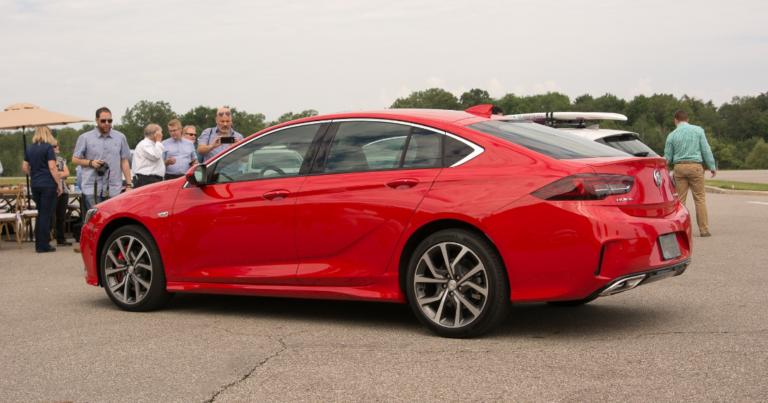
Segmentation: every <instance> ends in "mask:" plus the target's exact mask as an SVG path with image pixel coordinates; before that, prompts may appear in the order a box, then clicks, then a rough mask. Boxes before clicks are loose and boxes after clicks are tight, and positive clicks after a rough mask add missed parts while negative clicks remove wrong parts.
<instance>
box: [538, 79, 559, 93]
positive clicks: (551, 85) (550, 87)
mask: <svg viewBox="0 0 768 403" xmlns="http://www.w3.org/2000/svg"><path fill="white" fill-rule="evenodd" d="M533 92H534V93H536V94H544V93H547V92H562V90H561V89H560V87H558V86H557V83H555V81H554V80H547V81H544V84H536V85H534V86H533Z"/></svg>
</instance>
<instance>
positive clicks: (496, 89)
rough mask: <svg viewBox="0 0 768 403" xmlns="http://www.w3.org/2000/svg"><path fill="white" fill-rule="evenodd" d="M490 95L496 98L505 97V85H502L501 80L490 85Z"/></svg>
mask: <svg viewBox="0 0 768 403" xmlns="http://www.w3.org/2000/svg"><path fill="white" fill-rule="evenodd" d="M487 91H488V94H490V95H491V96H492V97H494V98H500V97H503V96H504V94H505V92H504V85H502V84H501V83H500V82H499V80H497V79H495V78H494V79H493V80H491V81H490V82H489V83H488V89H487Z"/></svg>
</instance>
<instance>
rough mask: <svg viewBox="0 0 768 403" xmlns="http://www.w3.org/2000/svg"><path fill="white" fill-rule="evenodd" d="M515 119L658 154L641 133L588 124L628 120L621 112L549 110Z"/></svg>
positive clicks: (640, 152) (628, 150)
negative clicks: (600, 121) (596, 121)
mask: <svg viewBox="0 0 768 403" xmlns="http://www.w3.org/2000/svg"><path fill="white" fill-rule="evenodd" d="M505 117H506V118H511V119H515V120H530V121H533V122H536V123H539V124H542V125H546V126H549V127H554V128H557V129H560V130H563V131H567V132H569V133H572V134H574V135H576V136H579V137H583V138H585V139H587V140H592V141H596V142H598V143H601V144H605V145H607V146H610V147H613V148H615V149H617V150H621V151H624V152H625V153H627V154H632V155H634V156H636V157H658V156H659V155H658V154H656V153H655V152H654V151H653V150H652V149H651V148H650V147H648V146H647V145H645V143H643V141H642V140H640V135H639V134H637V133H634V132H630V131H626V130H611V129H601V128H600V125H599V124H594V125H590V126H587V125H586V123H585V122H586V121H587V120H627V117H626V116H624V115H622V114H619V113H607V112H545V113H524V114H519V115H507V116H505Z"/></svg>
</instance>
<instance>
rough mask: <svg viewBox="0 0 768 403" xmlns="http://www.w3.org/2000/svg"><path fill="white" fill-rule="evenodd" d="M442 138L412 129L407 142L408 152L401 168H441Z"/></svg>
mask: <svg viewBox="0 0 768 403" xmlns="http://www.w3.org/2000/svg"><path fill="white" fill-rule="evenodd" d="M443 137H444V136H443V135H442V134H440V133H435V132H433V131H431V130H426V129H422V128H418V127H414V128H413V133H412V134H411V138H410V139H409V141H408V151H406V153H405V159H404V160H403V168H406V169H414V168H434V167H442V166H443V161H442V159H441V158H440V149H441V147H440V141H441V140H442V138H443Z"/></svg>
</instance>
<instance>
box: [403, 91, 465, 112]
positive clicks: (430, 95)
mask: <svg viewBox="0 0 768 403" xmlns="http://www.w3.org/2000/svg"><path fill="white" fill-rule="evenodd" d="M390 108H392V109H395V108H416V109H453V110H461V109H462V108H461V103H459V100H458V99H457V98H456V96H455V95H453V94H451V93H450V92H448V91H446V90H444V89H442V88H430V89H428V90H425V91H414V92H412V93H411V95H409V96H407V97H405V98H398V99H397V100H395V102H394V103H392V106H390Z"/></svg>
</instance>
